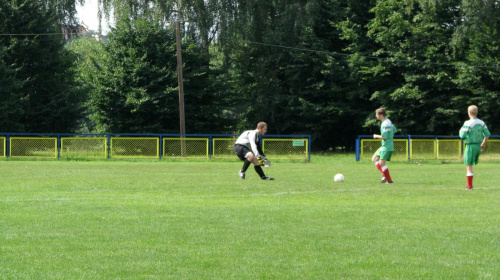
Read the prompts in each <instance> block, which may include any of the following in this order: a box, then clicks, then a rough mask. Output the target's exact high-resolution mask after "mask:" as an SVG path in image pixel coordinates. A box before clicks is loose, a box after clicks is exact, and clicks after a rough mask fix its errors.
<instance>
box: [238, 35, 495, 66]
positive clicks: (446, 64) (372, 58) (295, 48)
mask: <svg viewBox="0 0 500 280" xmlns="http://www.w3.org/2000/svg"><path fill="white" fill-rule="evenodd" d="M243 42H246V43H250V44H255V45H262V46H268V47H276V48H282V49H290V50H296V51H302V52H314V53H322V54H327V55H331V56H344V57H349V56H356V57H362V58H365V59H371V60H383V61H388V62H401V63H419V64H428V65H438V66H453V67H470V68H483V69H500V65H499V66H484V65H469V64H466V63H464V62H461V63H460V64H451V63H442V62H433V61H420V60H404V59H396V58H391V57H377V56H367V55H359V54H346V53H338V52H331V51H322V50H313V49H306V48H297V47H290V46H283V45H274V44H267V43H259V42H254V41H243Z"/></svg>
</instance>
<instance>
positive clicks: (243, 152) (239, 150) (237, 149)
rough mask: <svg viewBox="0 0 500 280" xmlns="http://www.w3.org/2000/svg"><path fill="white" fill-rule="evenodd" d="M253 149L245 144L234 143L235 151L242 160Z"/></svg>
mask: <svg viewBox="0 0 500 280" xmlns="http://www.w3.org/2000/svg"><path fill="white" fill-rule="evenodd" d="M251 152H252V151H250V150H249V149H248V148H247V147H246V146H243V145H240V144H236V145H234V153H235V154H236V155H237V156H238V158H239V159H241V160H245V159H246V158H245V156H246V155H247V154H248V153H251Z"/></svg>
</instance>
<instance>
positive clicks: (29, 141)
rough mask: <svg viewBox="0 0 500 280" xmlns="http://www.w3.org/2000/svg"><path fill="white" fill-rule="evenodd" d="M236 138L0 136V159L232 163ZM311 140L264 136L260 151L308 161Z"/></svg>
mask: <svg viewBox="0 0 500 280" xmlns="http://www.w3.org/2000/svg"><path fill="white" fill-rule="evenodd" d="M236 139H237V136H236V135H229V136H228V137H219V136H211V135H208V136H205V135H203V136H198V135H191V136H182V135H178V136H170V135H151V136H149V135H138V136H134V135H131V136H129V135H111V134H108V135H106V134H104V135H103V134H95V135H94V134H82V135H66V134H64V135H54V134H50V135H48V136H44V135H28V136H24V135H20V136H18V135H12V134H7V136H0V153H1V154H0V157H27V158H29V157H36V158H66V159H73V158H74V159H77V158H78V159H79V158H95V159H107V158H116V159H120V158H146V159H149V158H158V159H161V158H164V159H170V158H172V159H173V158H184V159H196V158H197V159H226V158H227V159H234V160H236V159H237V157H236V156H235V155H234V152H233V148H234V142H235V141H236ZM310 141H311V140H310V136H306V137H291V136H290V135H286V137H279V136H267V135H266V137H265V138H262V149H263V150H264V152H265V153H266V155H268V156H271V157H272V158H273V159H285V160H287V159H292V160H295V159H301V160H306V161H309V160H310V146H311V144H310Z"/></svg>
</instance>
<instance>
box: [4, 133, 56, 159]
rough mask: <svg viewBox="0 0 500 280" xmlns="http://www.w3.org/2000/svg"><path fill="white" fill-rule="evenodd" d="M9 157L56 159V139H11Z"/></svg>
mask: <svg viewBox="0 0 500 280" xmlns="http://www.w3.org/2000/svg"><path fill="white" fill-rule="evenodd" d="M9 146H10V151H9V155H10V156H11V157H35V158H57V138H56V137H37V138H33V137H11V138H10V143H9Z"/></svg>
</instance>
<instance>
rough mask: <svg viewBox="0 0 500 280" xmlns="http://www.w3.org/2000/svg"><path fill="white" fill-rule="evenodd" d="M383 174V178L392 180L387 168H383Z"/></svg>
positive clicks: (388, 180)
mask: <svg viewBox="0 0 500 280" xmlns="http://www.w3.org/2000/svg"><path fill="white" fill-rule="evenodd" d="M383 174H384V176H385V179H386V180H387V182H392V178H391V175H390V174H389V168H386V169H385V170H384V172H383Z"/></svg>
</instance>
